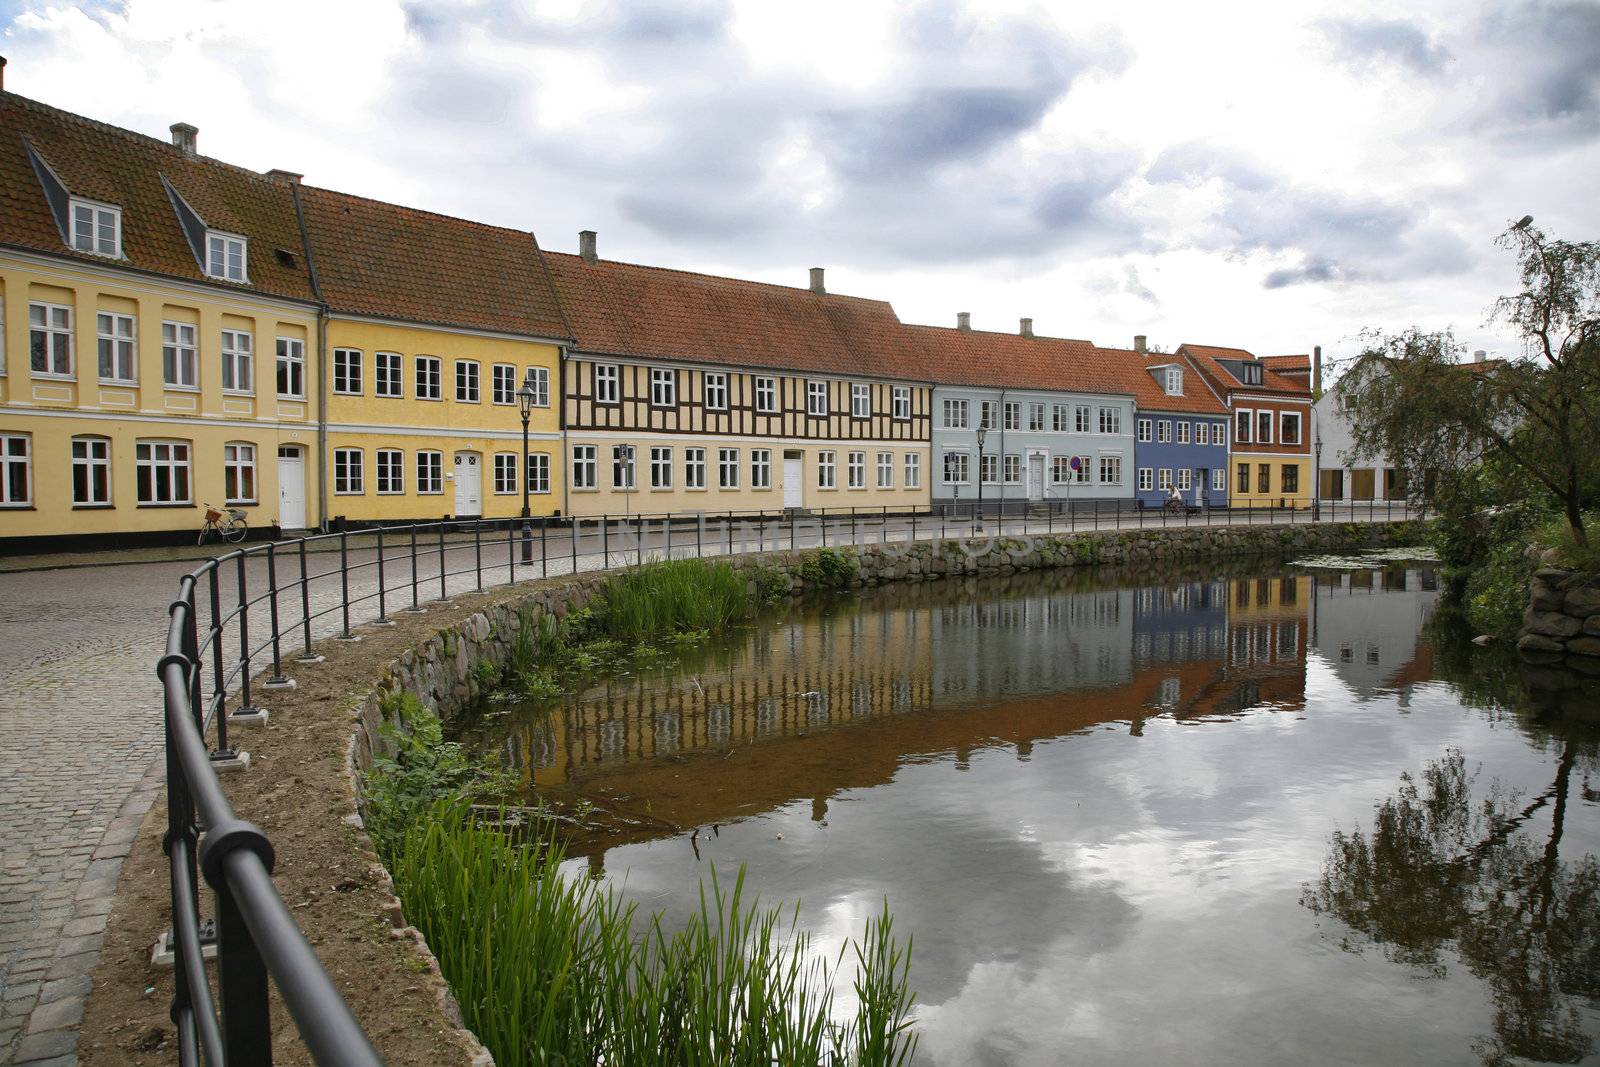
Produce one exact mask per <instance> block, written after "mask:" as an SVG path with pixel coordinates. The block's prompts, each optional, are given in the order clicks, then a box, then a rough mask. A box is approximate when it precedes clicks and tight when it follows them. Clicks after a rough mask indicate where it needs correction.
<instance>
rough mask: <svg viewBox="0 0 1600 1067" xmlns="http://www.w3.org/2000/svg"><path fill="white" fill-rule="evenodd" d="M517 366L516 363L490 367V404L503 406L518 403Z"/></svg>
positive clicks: (498, 364)
mask: <svg viewBox="0 0 1600 1067" xmlns="http://www.w3.org/2000/svg"><path fill="white" fill-rule="evenodd" d="M519 384H520V383H519V382H518V381H517V365H516V364H515V363H493V364H490V366H489V403H491V404H499V405H501V406H503V407H504V406H510V405H514V404H516V402H517V387H518V385H519Z"/></svg>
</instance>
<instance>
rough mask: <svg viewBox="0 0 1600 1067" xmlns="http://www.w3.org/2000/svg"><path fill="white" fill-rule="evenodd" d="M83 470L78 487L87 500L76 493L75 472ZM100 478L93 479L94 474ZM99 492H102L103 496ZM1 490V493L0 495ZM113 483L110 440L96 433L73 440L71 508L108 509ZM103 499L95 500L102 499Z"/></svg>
mask: <svg viewBox="0 0 1600 1067" xmlns="http://www.w3.org/2000/svg"><path fill="white" fill-rule="evenodd" d="M79 445H82V446H83V455H81V456H80V455H79V454H78V446H79ZM79 471H82V472H83V476H82V478H81V484H82V485H83V486H84V487H85V488H87V490H88V499H83V498H80V496H79V494H78V489H79V484H80V478H79V475H78V472H79ZM97 473H98V474H99V475H100V477H99V478H96V474H97ZM98 489H104V490H105V492H104V493H103V494H101V493H99V492H98V491H97V490H98ZM3 491H4V490H3V488H0V492H3ZM112 491H113V490H112V481H111V438H109V437H101V436H98V435H95V434H80V435H78V436H77V437H74V438H73V439H72V506H73V507H75V508H109V507H111V506H112V500H111V494H112ZM102 496H103V499H96V498H97V497H102Z"/></svg>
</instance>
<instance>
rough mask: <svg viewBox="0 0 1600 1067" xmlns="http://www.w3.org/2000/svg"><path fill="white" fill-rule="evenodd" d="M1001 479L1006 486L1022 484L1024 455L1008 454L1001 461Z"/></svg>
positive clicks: (1018, 453) (1017, 453)
mask: <svg viewBox="0 0 1600 1067" xmlns="http://www.w3.org/2000/svg"><path fill="white" fill-rule="evenodd" d="M1000 478H1001V481H1002V482H1004V484H1006V485H1021V484H1022V454H1021V453H1020V452H1007V453H1006V454H1005V455H1004V456H1003V457H1001V460H1000Z"/></svg>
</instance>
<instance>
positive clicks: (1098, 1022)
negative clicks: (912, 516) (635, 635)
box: [478, 567, 1600, 1065]
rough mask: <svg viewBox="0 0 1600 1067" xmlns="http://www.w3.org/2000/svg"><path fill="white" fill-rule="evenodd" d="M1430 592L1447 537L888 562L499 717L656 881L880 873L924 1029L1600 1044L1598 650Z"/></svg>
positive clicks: (595, 851)
mask: <svg viewBox="0 0 1600 1067" xmlns="http://www.w3.org/2000/svg"><path fill="white" fill-rule="evenodd" d="M1435 598H1436V587H1435V583H1434V578H1433V575H1432V573H1431V571H1429V570H1427V569H1426V568H1420V567H1411V568H1406V567H1388V568H1375V569H1372V570H1367V571H1360V572H1354V573H1351V574H1345V575H1327V574H1322V575H1318V576H1317V579H1316V580H1315V581H1313V578H1312V577H1311V576H1310V575H1309V574H1307V573H1305V572H1296V571H1293V570H1289V569H1285V568H1260V567H1246V568H1243V569H1238V570H1234V571H1227V570H1220V571H1219V570H1212V571H1210V572H1177V573H1166V574H1150V575H1135V574H1121V575H1108V574H1101V575H1092V574H1082V573H1077V572H1056V573H1048V574H1035V575H1026V576H1016V577H1012V578H1010V579H1001V580H986V581H952V582H942V583H930V584H927V585H922V586H911V587H887V588H884V589H880V590H875V591H872V592H870V593H868V594H867V595H865V596H862V597H860V598H846V599H840V600H835V601H827V602H822V603H818V604H813V605H805V606H799V607H796V608H794V609H793V610H790V611H789V612H788V613H787V614H784V615H781V616H779V617H776V618H774V619H772V620H770V621H769V622H767V623H764V624H763V625H761V626H759V627H756V628H754V629H752V630H750V631H747V632H745V633H742V634H738V635H735V636H734V637H732V638H730V639H729V640H728V641H726V642H725V643H723V644H722V645H720V646H717V647H712V648H707V649H703V650H701V651H699V652H697V653H695V654H694V655H693V657H692V658H691V659H690V660H689V661H687V662H685V663H683V664H682V665H681V666H680V668H679V669H677V670H674V671H671V672H665V673H656V674H646V675H642V676H630V677H623V678H612V679H610V680H608V681H606V682H604V683H603V684H600V685H597V686H595V687H594V688H593V689H591V690H590V691H589V692H586V693H584V694H581V695H580V696H579V697H576V698H574V699H572V700H571V701H569V702H568V703H567V704H565V705H564V706H562V707H560V708H558V709H555V710H554V711H553V712H552V713H549V714H545V715H537V716H535V715H529V716H520V717H514V718H513V719H512V720H511V721H509V722H506V721H502V722H501V723H500V724H498V725H495V726H494V727H493V728H492V729H491V730H488V731H487V732H484V733H481V734H480V735H479V736H478V740H479V742H480V743H482V744H485V745H494V746H497V747H498V749H499V751H500V752H501V753H502V754H503V757H504V759H505V760H506V762H507V764H508V765H509V766H512V767H514V768H516V769H517V770H518V771H519V772H520V773H521V775H522V776H523V780H524V782H525V784H526V786H527V787H528V789H529V790H530V791H536V792H538V793H539V794H541V795H542V796H543V797H544V798H546V799H548V800H551V801H553V802H555V803H557V804H568V805H569V810H580V811H582V812H583V813H584V816H583V817H584V818H585V819H586V820H587V822H588V824H589V829H588V831H587V832H585V833H582V834H579V835H578V836H576V837H575V838H574V839H573V841H572V849H573V854H574V855H575V856H577V857H579V858H580V859H579V862H586V863H588V864H589V865H590V867H591V869H592V870H593V871H595V872H597V873H598V872H605V873H606V874H608V875H610V876H611V877H613V878H614V879H615V880H616V882H617V884H619V885H621V886H623V887H624V888H625V891H626V892H627V893H628V894H629V896H630V897H631V898H633V899H635V900H637V901H638V902H639V903H641V904H642V905H644V906H646V907H648V908H662V909H665V910H667V911H668V912H676V913H681V912H684V911H687V910H688V909H690V908H692V907H694V906H695V903H696V899H697V898H696V888H697V886H698V883H699V880H700V879H701V878H702V877H703V876H704V875H705V873H706V870H707V867H708V865H710V864H712V863H715V864H716V865H718V867H719V868H722V869H732V868H734V867H736V866H739V865H741V864H742V865H746V866H747V867H748V870H749V878H750V883H751V885H752V886H753V887H754V888H757V889H759V890H760V891H761V892H762V893H763V894H765V895H766V896H767V897H769V898H771V899H782V900H801V901H803V902H804V909H803V920H804V923H805V925H806V926H807V927H808V928H809V929H810V930H811V931H812V933H813V934H814V936H815V937H816V939H817V943H818V944H819V945H820V946H826V945H828V944H829V943H831V942H833V941H837V940H838V939H841V938H842V937H843V936H845V935H846V934H847V933H849V932H851V931H853V930H854V929H857V928H859V926H860V923H861V921H862V920H863V918H864V917H865V916H866V915H867V914H870V913H872V912H875V911H876V909H877V908H878V907H879V906H880V904H881V901H882V900H883V898H884V897H885V896H887V897H888V898H889V899H890V901H891V903H892V905H893V907H894V911H895V915H896V922H897V926H900V925H901V924H903V927H902V928H904V929H906V930H910V931H914V932H915V935H916V950H915V953H914V956H913V963H912V982H913V985H914V986H915V988H916V989H917V990H918V995H919V1004H920V1005H921V1008H920V1017H919V1027H920V1029H921V1031H922V1033H923V1042H922V1046H921V1051H920V1052H919V1055H918V1063H919V1064H969V1063H993V1064H1012V1063H1036V1064H1055V1063H1060V1062H1063V1061H1070V1062H1075V1063H1117V1064H1123V1063H1169V1062H1170V1063H1175V1062H1183V1063H1196V1064H1219V1065H1220V1064H1237V1063H1262V1064H1266V1063H1282V1062H1298V1063H1310V1064H1322V1063H1329V1064H1332V1063H1419V1064H1429V1063H1436V1064H1453V1063H1460V1062H1462V1061H1463V1059H1464V1058H1470V1057H1471V1056H1472V1055H1473V1052H1474V1049H1476V1051H1477V1053H1478V1054H1479V1055H1480V1057H1481V1058H1482V1059H1483V1060H1484V1061H1485V1062H1499V1061H1501V1060H1504V1061H1509V1059H1510V1058H1519V1059H1529V1058H1533V1057H1537V1056H1544V1057H1547V1058H1549V1059H1550V1061H1551V1062H1577V1061H1578V1060H1579V1059H1584V1058H1589V1059H1593V1058H1596V1056H1597V1053H1596V1050H1595V1048H1594V1040H1595V1037H1596V1035H1597V1034H1600V1017H1597V1015H1596V1012H1595V1009H1594V997H1595V994H1596V990H1595V989H1594V988H1593V983H1594V982H1595V980H1596V979H1595V976H1596V975H1597V974H1600V949H1597V946H1596V944H1595V940H1594V938H1595V936H1596V935H1594V934H1592V933H1590V930H1592V929H1593V928H1594V923H1593V922H1592V921H1591V919H1592V918H1594V916H1593V915H1592V909H1593V907H1594V904H1593V901H1594V899H1595V884H1596V878H1595V864H1594V860H1593V859H1592V854H1593V853H1595V852H1596V851H1597V850H1600V820H1596V819H1595V817H1594V815H1595V810H1596V807H1595V806H1596V804H1597V802H1600V794H1597V793H1596V792H1595V791H1593V790H1592V789H1591V788H1590V783H1589V777H1590V776H1591V775H1592V774H1593V773H1594V771H1595V769H1596V767H1595V756H1594V753H1595V751H1596V750H1597V749H1596V744H1595V740H1596V736H1597V735H1596V731H1595V729H1594V728H1593V727H1590V726H1586V725H1584V722H1585V721H1586V720H1584V719H1583V718H1581V715H1582V714H1583V710H1582V709H1583V707H1584V702H1585V701H1586V700H1587V701H1588V706H1589V707H1590V708H1591V709H1592V708H1593V707H1594V706H1596V702H1595V700H1594V699H1593V698H1594V696H1595V692H1594V686H1593V685H1589V684H1588V683H1584V682H1582V681H1576V682H1575V681H1572V680H1571V679H1563V678H1554V677H1551V678H1545V679H1543V680H1542V682H1541V683H1540V684H1542V685H1545V687H1546V688H1553V689H1554V692H1555V696H1554V697H1553V698H1551V699H1543V698H1541V699H1537V700H1536V699H1534V698H1533V695H1532V694H1533V691H1532V690H1531V689H1530V688H1529V685H1528V683H1529V680H1530V679H1529V676H1528V675H1526V674H1525V673H1524V672H1522V671H1521V670H1520V669H1519V668H1517V667H1515V666H1514V665H1512V664H1510V663H1508V662H1506V661H1503V660H1500V659H1497V658H1492V657H1491V658H1488V659H1486V658H1485V654H1483V653H1480V652H1479V651H1478V650H1473V649H1472V646H1470V645H1469V644H1467V643H1466V641H1465V635H1461V634H1459V633H1457V632H1456V631H1454V630H1453V629H1451V628H1450V619H1449V618H1448V617H1447V616H1445V615H1443V614H1437V615H1436V613H1435V610H1434V609H1435V603H1436V600H1435ZM1535 680H1537V679H1535ZM1586 685H1587V686H1588V687H1587V688H1586V687H1585V686H1586ZM1519 686H1520V688H1518V687H1519ZM1508 694H1509V695H1508ZM1591 713H1592V712H1591ZM1402 775H1409V777H1408V778H1405V779H1402V777H1401V776H1402ZM1397 782H1400V783H1401V785H1400V787H1399V789H1398V790H1397V788H1396V783H1397ZM1435 783H1437V786H1438V788H1437V789H1436V788H1435ZM1563 783H1564V784H1563ZM1383 798H1388V799H1387V800H1384V799H1383ZM1558 799H1559V804H1558ZM1375 802H1379V806H1378V809H1377V811H1378V818H1377V820H1376V823H1375V822H1374V817H1373V814H1374V807H1373V805H1374V803H1375ZM1451 803H1454V804H1455V805H1456V809H1451V808H1450V805H1451ZM1486 804H1487V805H1488V806H1486ZM1496 805H1498V806H1496ZM1534 805H1536V806H1534ZM1530 806H1533V807H1532V809H1531V810H1529V809H1530ZM1557 810H1559V811H1560V818H1559V824H1558V823H1557V821H1556V820H1555V819H1554V816H1555V813H1556V812H1557ZM1385 813H1387V814H1385ZM1348 827H1361V828H1362V829H1361V831H1360V832H1359V833H1358V832H1357V831H1356V830H1349V829H1345V830H1342V831H1341V829H1340V828H1348ZM1308 906H1309V908H1310V909H1311V910H1308ZM1362 946H1372V947H1373V949H1374V950H1372V951H1365V952H1361V951H1346V950H1345V949H1346V948H1349V949H1357V948H1360V947H1362ZM1454 961H1459V963H1460V966H1457V965H1456V964H1455V962H1454ZM1419 975H1426V976H1428V978H1427V980H1426V981H1422V982H1419V981H1418V976H1419ZM1496 1057H1499V1058H1500V1060H1497V1059H1496ZM1562 1057H1565V1059H1562ZM1575 1057H1576V1059H1575Z"/></svg>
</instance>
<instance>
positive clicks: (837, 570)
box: [800, 548, 857, 589]
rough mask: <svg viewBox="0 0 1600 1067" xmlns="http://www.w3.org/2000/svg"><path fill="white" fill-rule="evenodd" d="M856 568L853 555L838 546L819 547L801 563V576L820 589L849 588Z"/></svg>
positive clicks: (853, 579) (854, 576)
mask: <svg viewBox="0 0 1600 1067" xmlns="http://www.w3.org/2000/svg"><path fill="white" fill-rule="evenodd" d="M856 569H857V568H856V561H855V559H854V558H853V557H851V556H847V555H845V554H844V553H843V552H840V551H839V550H838V549H836V548H819V549H817V550H816V551H815V552H813V553H812V554H811V555H810V557H809V558H807V559H806V561H805V562H804V563H802V564H801V565H800V577H801V578H802V579H804V580H805V581H807V582H809V583H811V584H812V585H814V586H816V587H817V588H818V589H848V588H849V587H850V583H851V582H853V581H855V578H856Z"/></svg>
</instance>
